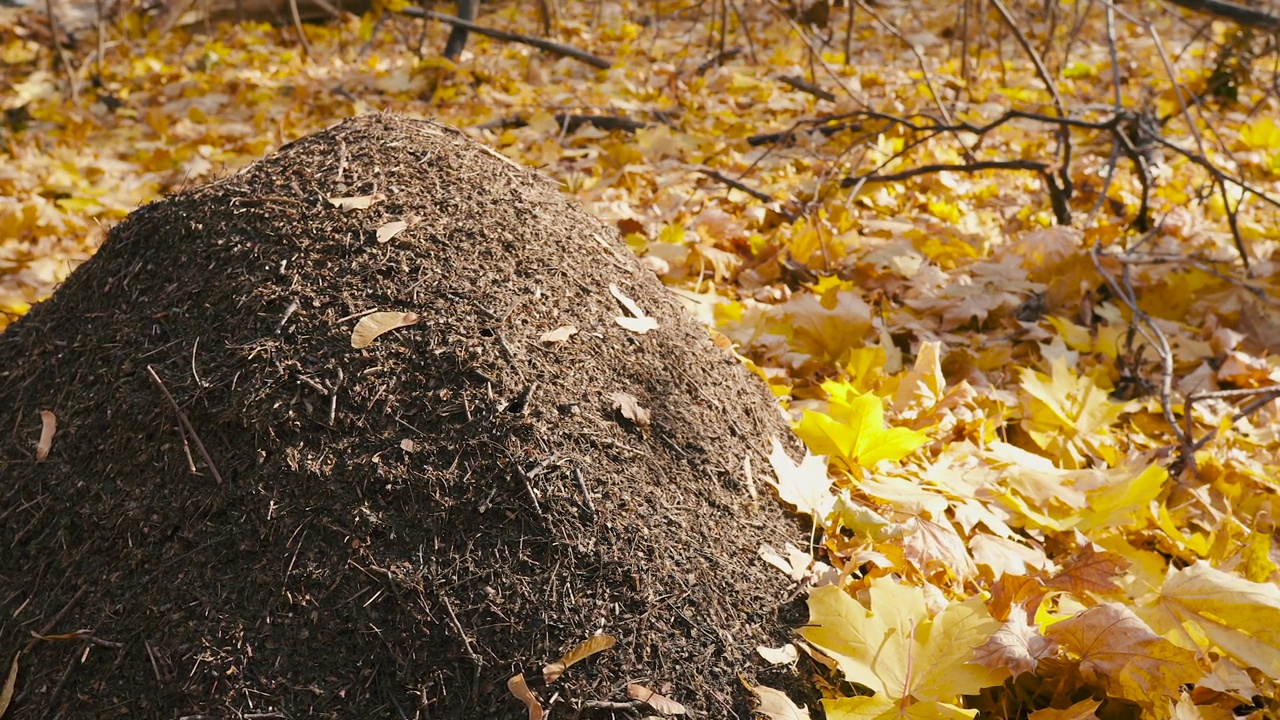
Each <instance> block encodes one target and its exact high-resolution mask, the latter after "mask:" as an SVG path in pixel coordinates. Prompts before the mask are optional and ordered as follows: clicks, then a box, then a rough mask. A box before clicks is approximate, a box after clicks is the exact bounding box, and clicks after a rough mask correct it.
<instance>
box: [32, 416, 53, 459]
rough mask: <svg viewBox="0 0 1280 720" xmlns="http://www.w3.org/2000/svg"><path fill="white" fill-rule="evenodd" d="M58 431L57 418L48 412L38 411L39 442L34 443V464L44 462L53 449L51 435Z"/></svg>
mask: <svg viewBox="0 0 1280 720" xmlns="http://www.w3.org/2000/svg"><path fill="white" fill-rule="evenodd" d="M57 431H58V416H57V415H54V414H53V413H52V412H50V411H48V410H41V411H40V442H38V443H36V462H44V461H45V460H47V459H48V458H49V451H50V450H51V449H53V434H54V433H55V432H57Z"/></svg>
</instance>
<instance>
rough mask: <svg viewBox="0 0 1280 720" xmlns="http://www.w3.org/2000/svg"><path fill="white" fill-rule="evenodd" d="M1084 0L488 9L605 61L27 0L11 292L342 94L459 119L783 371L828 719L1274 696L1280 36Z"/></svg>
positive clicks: (38, 285)
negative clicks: (51, 24)
mask: <svg viewBox="0 0 1280 720" xmlns="http://www.w3.org/2000/svg"><path fill="white" fill-rule="evenodd" d="M566 5H567V4H566ZM1050 5H1052V7H1053V8H1055V9H1053V10H1051V11H1048V12H1047V14H1045V13H1042V12H1041V11H1040V10H1039V9H1036V10H1027V9H1021V8H1018V9H1015V11H1013V12H1010V11H1007V10H1005V8H1004V5H1003V4H1001V3H999V2H994V1H993V2H992V3H991V4H990V6H987V5H983V6H982V8H981V9H979V8H976V7H975V6H974V4H972V3H963V4H960V6H959V7H957V6H956V5H954V4H952V5H944V4H933V3H875V4H867V5H864V4H862V3H857V4H855V5H854V6H853V8H852V14H850V11H849V10H848V9H847V8H843V7H842V8H831V7H829V6H827V5H825V4H822V3H819V4H814V5H811V6H809V7H807V8H794V7H791V6H788V7H783V6H781V5H778V4H775V3H772V2H762V3H744V4H741V5H735V4H732V3H722V4H712V5H701V4H689V5H684V4H678V3H656V4H643V3H630V2H603V1H602V2H597V3H590V4H582V5H580V6H574V7H566V8H565V9H564V11H563V12H562V13H560V14H559V15H558V16H553V17H549V18H546V25H547V26H546V27H544V26H543V23H542V19H541V18H540V17H539V14H538V12H537V8H536V7H531V6H529V5H526V4H515V3H500V4H495V5H493V6H487V7H486V9H485V12H484V13H483V14H482V15H481V17H480V19H479V21H478V22H479V23H480V24H482V25H485V26H488V27H495V28H503V29H508V30H513V31H516V32H523V33H526V34H530V35H541V36H546V37H549V38H551V39H553V40H554V41H556V42H559V43H563V44H567V45H570V46H573V47H576V48H579V49H582V50H584V51H587V52H590V53H593V54H594V55H596V56H598V57H600V58H604V59H605V60H607V61H608V64H609V68H608V69H605V70H601V69H598V68H596V67H593V66H592V65H590V64H587V63H583V62H580V61H578V60H575V59H572V58H567V57H560V56H557V55H555V54H551V53H546V52H542V51H539V50H535V49H533V48H531V47H529V46H527V45H523V44H518V43H504V42H498V41H494V40H489V39H486V38H483V37H476V36H473V37H472V38H471V40H470V42H469V44H468V48H467V51H466V52H465V53H464V54H463V55H462V57H461V58H459V60H458V61H457V62H451V61H449V60H445V59H442V58H440V57H438V48H441V47H443V45H444V39H445V36H446V35H447V28H445V27H444V26H442V25H440V24H435V23H427V24H425V25H424V24H423V23H422V22H421V21H418V20H413V19H410V18H406V17H403V16H401V15H398V14H393V15H392V16H390V17H389V19H387V20H386V21H385V22H379V21H378V15H376V14H372V15H369V16H366V17H361V18H357V17H348V18H346V19H344V20H341V21H335V22H333V23H331V24H328V25H309V26H306V27H304V28H303V31H304V32H305V35H306V43H305V44H303V43H301V42H300V41H299V38H298V36H297V33H296V31H295V30H294V28H292V27H284V28H274V27H271V26H267V25H260V24H244V25H239V26H230V25H219V26H216V27H206V26H202V25H200V24H196V25H192V26H189V27H186V28H179V29H176V30H173V31H170V32H167V33H164V34H160V33H158V32H154V31H148V29H147V21H146V19H145V18H143V17H140V16H137V15H130V16H126V17H125V18H123V19H122V20H120V21H118V22H115V23H112V24H109V25H106V26H104V28H103V32H102V35H101V38H99V36H98V34H97V33H95V32H93V31H92V30H81V31H79V32H78V33H77V34H76V38H75V39H76V41H77V42H76V43H75V44H74V45H71V46H70V47H65V48H63V49H62V51H61V52H60V53H54V52H52V51H51V50H50V49H49V43H48V32H47V28H46V27H42V26H41V25H40V24H39V23H34V22H31V21H29V20H27V19H24V18H27V17H28V15H29V13H30V12H32V11H17V10H10V9H4V10H3V12H4V13H5V14H4V15H0V24H4V28H5V29H4V33H5V34H4V37H6V38H7V39H6V40H4V41H3V45H0V85H3V86H11V87H12V88H13V91H12V92H10V93H8V94H6V95H4V96H0V103H2V104H3V110H4V111H5V115H4V127H3V128H2V129H0V133H2V134H3V147H0V153H3V154H4V155H5V156H6V157H5V160H4V163H3V164H2V165H0V311H3V312H4V313H5V314H6V316H7V317H9V318H13V317H17V316H18V315H20V314H22V313H24V312H25V311H26V310H27V309H28V308H29V307H30V305H31V304H32V303H34V302H36V301H38V300H40V299H42V298H44V297H46V296H48V295H49V294H50V293H51V292H52V291H53V289H54V288H55V287H56V286H57V285H58V283H59V282H61V281H62V280H63V279H64V278H65V277H66V276H67V275H68V274H69V273H70V271H71V270H72V269H73V268H74V267H75V266H76V265H77V264H78V263H80V262H82V261H83V260H84V259H86V258H87V257H89V256H90V255H91V254H92V253H93V251H94V249H95V248H96V247H97V245H98V244H99V243H100V242H101V241H102V239H103V236H104V232H105V229H107V228H109V227H110V226H111V225H112V224H114V223H116V222H118V221H119V220H120V219H122V218H123V217H124V216H125V215H127V214H128V213H129V212H130V211H132V210H133V209H134V208H136V207H137V206H138V205H140V204H142V203H145V202H148V201H151V200H153V199H155V198H157V197H159V196H161V195H163V194H165V193H167V192H171V191H174V190H177V189H180V188H184V187H190V186H193V185H196V184H199V183H202V182H205V181H207V180H209V179H212V178H216V177H220V176H223V175H225V174H227V173H229V172H230V171H232V170H234V169H237V168H240V167H242V166H244V165H246V164H248V163H249V162H252V161H254V160H257V159H259V158H260V157H262V156H263V155H264V154H265V153H267V152H269V151H270V150H273V149H275V148H279V147H280V146H282V145H283V144H285V143H287V142H289V141H291V140H293V139H295V138H297V137H300V136H302V135H305V134H308V133H310V132H313V131H316V130H319V129H322V128H325V127H328V126H330V125H332V124H334V123H335V122H336V121H338V120H340V119H342V118H346V117H350V116H353V115H357V114H361V113H366V112H372V111H380V110H390V111H394V112H397V113H404V114H406V115H409V116H416V117H430V118H433V119H436V120H439V121H441V122H445V123H449V124H452V125H455V126H458V127H460V128H463V129H464V131H465V132H467V133H468V134H469V135H471V136H472V137H474V138H476V139H478V140H481V141H482V142H485V143H486V144H488V145H489V146H491V147H493V148H495V149H496V150H498V151H499V152H502V153H504V154H506V155H507V156H508V157H510V158H512V159H514V160H516V161H517V162H519V163H521V164H525V165H530V166H533V167H536V168H539V169H540V170H541V171H542V172H543V173H545V174H547V175H549V176H550V177H552V178H554V179H555V180H557V181H559V182H560V183H561V184H562V185H563V188H564V189H565V191H566V192H568V193H571V194H572V195H574V196H576V197H577V198H579V199H580V200H581V202H582V203H583V205H584V206H585V207H586V209H587V210H588V211H589V212H590V213H592V214H594V215H596V216H598V217H600V218H602V219H604V220H605V221H607V222H608V223H610V224H612V225H614V226H616V227H617V229H618V231H619V232H620V233H621V235H622V236H623V237H624V239H625V240H626V242H627V243H628V244H629V245H630V247H631V248H632V250H633V251H634V252H635V253H636V254H637V255H639V256H640V258H641V261H642V262H643V263H645V264H646V265H647V266H648V267H649V268H650V269H652V270H653V271H654V272H655V273H656V274H657V275H658V276H659V277H660V278H662V280H663V281H664V282H665V283H667V285H668V286H669V287H671V289H672V290H673V291H674V292H676V293H677V295H679V296H680V297H681V298H683V300H684V302H685V304H686V306H687V307H689V309H690V310H691V311H693V313H694V314H695V315H696V316H697V317H699V318H700V319H702V320H703V321H704V322H705V323H707V324H708V325H709V326H711V327H713V328H715V330H716V331H717V332H718V333H719V334H722V335H723V336H724V340H723V342H728V343H731V344H732V346H733V347H734V348H735V349H736V351H737V352H738V353H739V354H740V355H741V356H742V358H743V360H744V361H745V362H747V363H749V365H750V367H752V368H753V369H754V370H755V371H757V372H758V373H759V374H760V375H761V376H762V377H763V378H764V379H765V380H766V381H767V382H768V384H769V386H770V387H771V388H772V390H773V391H774V394H775V395H776V396H777V397H779V398H780V399H781V401H782V402H784V403H785V405H786V407H787V409H788V410H789V412H790V413H791V414H792V416H793V419H794V421H795V430H796V432H797V434H798V435H799V436H800V437H801V438H802V439H803V440H804V441H805V442H806V443H807V444H808V446H809V448H810V450H811V451H812V452H813V453H814V457H813V458H806V459H805V460H803V461H802V462H801V463H800V464H798V465H797V464H795V463H794V462H793V461H791V460H789V459H787V458H786V457H785V453H779V454H778V455H776V456H775V458H774V462H773V466H774V467H773V471H774V477H775V478H776V482H775V485H776V488H777V491H778V494H779V495H780V497H781V498H782V499H783V500H784V501H785V502H787V503H788V504H789V505H790V506H793V507H794V508H795V509H796V510H798V511H799V512H801V513H803V514H805V515H808V516H809V517H811V518H812V523H813V527H814V533H813V540H812V542H811V544H810V546H808V547H804V548H773V549H764V548H762V550H761V554H762V556H763V557H764V558H766V559H767V560H768V561H770V562H772V563H774V564H776V565H778V566H779V571H780V572H785V573H788V574H789V575H790V576H791V577H792V578H794V580H795V582H796V583H798V584H799V585H800V586H802V587H803V588H805V589H806V590H807V591H809V593H810V595H809V604H810V613H811V615H810V621H809V623H808V624H807V625H805V626H804V627H803V628H802V629H800V630H799V631H798V636H797V638H796V641H795V642H794V643H791V644H789V645H786V646H783V647H782V648H765V649H763V650H762V653H763V654H764V655H765V656H766V657H768V658H771V659H776V660H777V661H778V662H780V663H786V662H792V661H793V658H794V657H795V656H796V655H797V654H800V653H807V654H809V655H811V656H812V657H814V658H815V659H818V660H819V662H820V663H821V664H824V665H825V667H827V672H825V673H824V674H823V675H822V676H821V677H819V678H818V679H817V682H818V685H819V689H820V690H821V691H822V692H823V694H824V695H825V696H826V697H827V698H828V699H827V700H826V701H824V703H823V708H824V711H825V713H826V716H827V717H828V718H854V717H857V718H864V717H921V718H925V717H972V716H974V715H975V714H976V713H981V714H982V716H983V717H990V718H1024V717H1032V718H1035V719H1036V720H1053V719H1057V718H1091V717H1097V718H1103V719H1109V718H1116V719H1119V718H1137V717H1151V718H1169V717H1178V718H1206V719H1211V720H1219V719H1221V720H1226V719H1227V718H1239V717H1259V718H1260V717H1276V716H1277V715H1276V714H1277V710H1278V707H1277V701H1276V700H1275V696H1276V687H1275V685H1276V681H1277V679H1280V588H1278V587H1277V579H1280V573H1278V569H1280V565H1278V564H1277V563H1278V562H1280V553H1278V552H1277V551H1276V549H1275V547H1274V546H1275V542H1274V541H1275V529H1276V528H1275V518H1276V517H1277V515H1280V508H1277V507H1276V502H1277V494H1276V493H1277V490H1278V489H1280V484H1278V483H1277V480H1276V478H1277V477H1280V461H1278V460H1277V457H1278V455H1277V453H1278V451H1280V435H1278V434H1277V432H1276V429H1275V428H1276V427H1277V420H1280V418H1278V417H1277V414H1280V406H1277V403H1276V398H1277V397H1280V363H1278V362H1277V359H1276V351H1277V350H1278V349H1280V305H1277V301H1276V297H1277V292H1278V291H1280V279H1277V277H1276V273H1275V257H1274V255H1275V251H1276V248H1277V243H1276V239H1277V237H1280V232H1278V230H1277V228H1278V225H1277V218H1276V208H1277V207H1280V204H1278V203H1277V200H1276V198H1277V197H1280V187H1278V183H1277V179H1278V177H1277V176H1278V175H1280V123H1277V122H1276V120H1275V119H1274V118H1275V115H1276V109H1277V97H1276V92H1275V87H1274V86H1273V85H1274V77H1273V76H1272V71H1273V69H1272V64H1274V62H1275V57H1276V55H1275V54H1274V49H1273V48H1269V47H1268V46H1266V45H1265V39H1264V38H1261V37H1254V36H1253V35H1252V34H1250V33H1249V32H1247V31H1241V30H1239V29H1238V28H1236V27H1234V26H1233V25H1230V24H1227V23H1221V22H1211V21H1209V20H1207V19H1206V18H1204V17H1201V16H1192V15H1183V14H1181V13H1180V11H1177V10H1176V9H1172V8H1171V6H1167V5H1165V4H1162V3H1157V2H1144V3H1141V4H1140V7H1139V8H1138V9H1136V10H1133V12H1134V13H1135V14H1134V15H1128V14H1126V12H1128V11H1127V10H1122V9H1121V8H1118V7H1116V8H1112V7H1111V6H1110V5H1106V4H1096V3H1062V4H1050ZM392 9H393V10H395V9H402V8H400V7H393V8H392ZM23 12H26V13H28V15H24V14H23ZM59 55H64V56H66V57H67V58H68V59H69V60H70V62H71V64H72V65H73V66H74V70H73V71H71V72H70V73H68V71H67V70H66V69H65V68H64V66H63V65H62V64H60V62H59V60H58V56H59ZM602 117H603V118H607V119H601V118H602ZM1068 147H1069V148H1070V151H1069V152H1067V150H1066V148H1068ZM1242 258H1247V266H1246V262H1245V261H1244V260H1242ZM0 322H5V321H4V320H2V319H0ZM761 470H762V471H763V469H761ZM763 474H767V473H763ZM743 541H744V542H751V539H750V538H744V539H743ZM868 608H869V609H870V612H868ZM762 697H763V698H764V704H762V706H761V712H764V713H765V714H766V715H770V716H771V717H779V718H780V717H797V716H798V715H796V713H798V712H799V711H798V710H795V709H793V708H790V707H787V706H786V705H785V702H784V701H782V700H780V699H779V698H777V697H775V696H773V695H769V694H768V693H765V694H764V695H763V696H762Z"/></svg>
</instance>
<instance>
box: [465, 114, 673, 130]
mask: <svg viewBox="0 0 1280 720" xmlns="http://www.w3.org/2000/svg"><path fill="white" fill-rule="evenodd" d="M528 125H529V121H528V120H526V119H524V118H523V117H521V116H519V115H509V116H507V117H501V118H496V119H494V120H489V121H488V122H483V123H480V124H479V125H477V126H476V127H477V128H478V129H480V130H511V129H514V128H522V127H528ZM556 125H558V126H559V127H560V131H561V132H564V133H573V132H576V131H577V130H578V128H580V127H582V126H583V125H590V126H592V127H595V128H599V129H601V130H621V131H623V132H635V131H637V130H640V129H642V128H647V127H649V123H647V122H645V121H643V120H633V119H631V118H626V117H618V116H616V115H574V114H570V113H561V114H558V115H556Z"/></svg>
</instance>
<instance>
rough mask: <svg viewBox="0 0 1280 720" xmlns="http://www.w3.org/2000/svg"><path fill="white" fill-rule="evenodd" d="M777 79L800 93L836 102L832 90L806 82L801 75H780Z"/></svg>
mask: <svg viewBox="0 0 1280 720" xmlns="http://www.w3.org/2000/svg"><path fill="white" fill-rule="evenodd" d="M775 79H776V80H777V81H778V82H781V83H785V84H787V85H790V86H791V87H793V88H795V89H796V90H799V91H800V92H806V93H809V94H810V95H812V96H814V97H816V98H818V99H820V100H826V101H827V102H835V101H836V96H835V93H833V92H831V91H830V90H827V89H826V88H824V87H822V86H821V85H819V84H817V83H813V82H809V81H808V80H805V79H804V78H802V77H800V76H799V75H779V76H778V77H776V78H775Z"/></svg>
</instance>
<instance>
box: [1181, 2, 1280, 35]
mask: <svg viewBox="0 0 1280 720" xmlns="http://www.w3.org/2000/svg"><path fill="white" fill-rule="evenodd" d="M1169 2H1170V3H1172V4H1174V5H1177V6H1178V7H1181V8H1186V9H1187V10H1191V11H1192V12H1198V13H1202V14H1205V15H1213V16H1215V17H1219V18H1222V19H1224V20H1230V21H1231V22H1233V23H1235V24H1237V25H1244V26H1245V27H1251V28H1255V29H1257V30H1265V31H1267V32H1276V31H1277V30H1280V16H1278V15H1272V14H1271V13H1269V12H1265V11H1263V10H1255V9H1253V8H1251V7H1246V6H1244V5H1237V4H1235V3H1232V2H1224V1H1223V0H1169Z"/></svg>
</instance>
